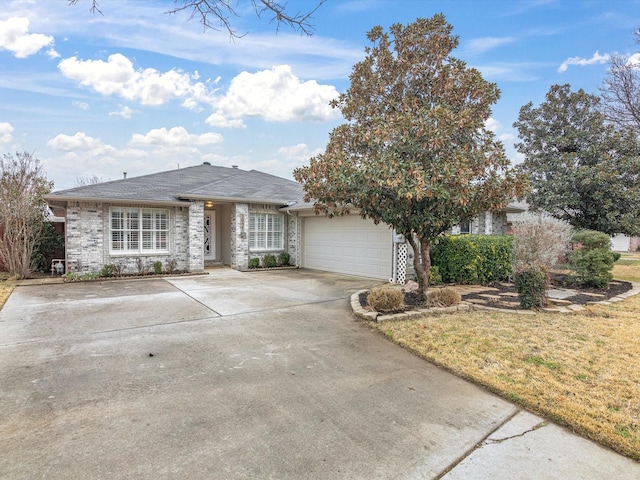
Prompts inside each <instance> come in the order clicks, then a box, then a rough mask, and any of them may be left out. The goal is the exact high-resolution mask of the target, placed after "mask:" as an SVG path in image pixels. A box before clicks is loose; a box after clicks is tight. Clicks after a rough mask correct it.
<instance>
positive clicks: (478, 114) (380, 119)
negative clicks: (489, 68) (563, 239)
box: [294, 14, 524, 296]
mask: <svg viewBox="0 0 640 480" xmlns="http://www.w3.org/2000/svg"><path fill="white" fill-rule="evenodd" d="M451 32H452V26H451V25H450V24H449V23H447V21H446V20H445V18H444V16H443V15H440V14H439V15H435V16H434V17H433V18H430V19H418V20H416V21H415V22H414V23H411V24H409V25H407V26H403V25H400V24H395V25H392V26H391V28H390V34H389V33H385V32H384V31H383V29H382V27H380V26H377V27H375V28H373V29H372V30H371V31H370V32H369V33H368V39H369V40H370V41H371V42H372V44H373V45H372V46H371V47H367V48H366V49H365V53H366V56H365V59H364V60H363V61H361V62H359V63H357V64H356V65H355V66H354V67H353V72H352V73H351V76H350V80H351V86H350V87H349V89H348V90H347V91H346V92H345V93H343V94H341V95H340V96H339V97H338V98H337V99H336V100H334V101H333V102H332V106H333V107H334V108H339V109H340V110H341V111H342V114H343V116H344V117H345V118H346V120H347V121H348V123H345V124H343V125H340V126H339V127H337V128H335V129H334V130H333V131H332V132H331V135H330V139H329V143H328V145H327V147H326V150H325V152H324V153H322V154H320V155H318V156H316V157H314V158H312V159H311V160H310V163H309V165H308V166H305V167H302V168H298V169H296V170H295V172H294V176H295V178H296V180H298V181H299V182H301V183H302V184H303V186H304V189H305V191H306V200H307V201H311V200H312V199H313V200H315V210H316V213H324V214H327V215H329V216H333V215H342V214H346V213H347V212H349V211H351V210H352V209H357V210H358V211H359V213H360V215H361V216H362V217H363V218H371V219H373V220H374V221H375V222H376V223H378V222H384V223H386V224H388V225H390V226H392V227H393V228H395V229H396V231H397V232H398V233H400V234H402V235H404V236H405V238H406V239H407V241H408V242H409V243H410V245H411V247H412V248H413V251H414V252H415V254H414V259H413V262H414V263H413V264H414V268H415V271H416V275H417V279H418V284H419V288H420V293H421V294H422V295H423V296H424V295H425V294H426V291H427V286H428V278H429V271H430V269H431V261H430V256H429V250H430V247H431V245H432V244H433V242H434V241H435V240H436V239H437V237H438V235H440V234H442V233H443V232H446V231H447V230H449V229H450V228H451V227H452V226H454V225H456V224H458V223H460V222H461V221H463V220H468V219H471V218H472V217H474V216H475V215H477V214H478V213H479V212H481V211H486V210H497V209H500V208H502V207H504V206H505V205H506V204H507V203H508V201H509V199H510V198H512V197H513V196H514V195H516V194H518V193H521V192H522V188H523V185H524V181H523V178H522V177H521V176H517V175H516V174H514V172H513V170H512V169H511V168H510V166H509V160H508V159H507V158H506V156H505V154H504V149H503V146H502V144H501V143H500V142H498V141H496V139H495V138H494V135H493V133H492V132H491V131H489V130H488V129H487V128H486V127H485V121H486V120H487V119H488V118H489V116H490V114H491V105H492V104H493V103H495V102H496V100H497V99H498V97H499V90H498V88H497V86H496V85H495V84H493V83H489V82H487V81H485V80H484V79H483V78H482V75H481V74H480V72H478V71H477V70H476V69H473V68H468V67H467V66H466V64H465V63H464V62H463V61H461V60H459V59H457V58H454V57H453V56H451V52H452V51H453V50H454V49H455V48H456V47H457V45H458V37H456V36H453V35H452V33H451Z"/></svg>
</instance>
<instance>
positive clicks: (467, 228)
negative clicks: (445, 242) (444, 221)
mask: <svg viewBox="0 0 640 480" xmlns="http://www.w3.org/2000/svg"><path fill="white" fill-rule="evenodd" d="M464 233H471V221H470V220H466V221H464V222H460V234H464Z"/></svg>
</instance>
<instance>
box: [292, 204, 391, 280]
mask: <svg viewBox="0 0 640 480" xmlns="http://www.w3.org/2000/svg"><path fill="white" fill-rule="evenodd" d="M302 245H303V247H302V256H303V262H302V263H303V266H304V267H306V268H313V269H316V270H325V271H328V272H335V273H344V274H347V275H356V276H362V277H371V278H380V279H384V280H388V279H389V278H391V268H392V266H391V257H392V252H393V244H392V242H391V229H390V228H389V227H388V226H387V225H384V224H379V225H376V224H374V223H373V221H372V220H362V219H361V218H360V217H359V216H357V215H347V216H345V217H334V218H327V217H323V216H318V217H305V219H304V227H303V231H302Z"/></svg>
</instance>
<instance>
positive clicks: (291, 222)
mask: <svg viewBox="0 0 640 480" xmlns="http://www.w3.org/2000/svg"><path fill="white" fill-rule="evenodd" d="M285 218H286V222H285V225H286V228H287V236H286V242H287V244H286V245H285V249H286V251H287V253H288V254H289V255H290V256H291V259H290V260H289V261H290V263H291V264H292V265H300V260H301V259H300V230H301V224H302V222H301V221H300V217H298V215H297V214H291V215H289V214H285Z"/></svg>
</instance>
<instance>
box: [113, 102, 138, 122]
mask: <svg viewBox="0 0 640 480" xmlns="http://www.w3.org/2000/svg"><path fill="white" fill-rule="evenodd" d="M120 107H121V108H120V110H118V111H116V112H109V115H118V116H120V117H122V118H126V119H127V120H128V119H130V118H131V115H133V110H131V109H130V108H129V107H127V106H126V105H121V106H120Z"/></svg>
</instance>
